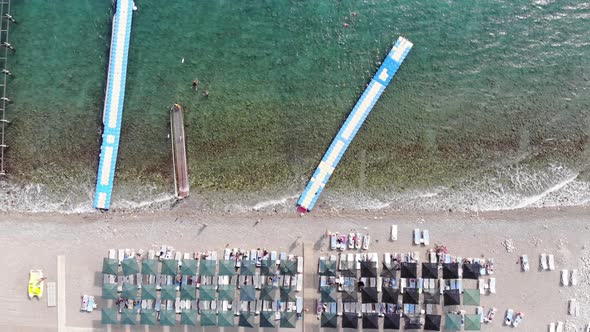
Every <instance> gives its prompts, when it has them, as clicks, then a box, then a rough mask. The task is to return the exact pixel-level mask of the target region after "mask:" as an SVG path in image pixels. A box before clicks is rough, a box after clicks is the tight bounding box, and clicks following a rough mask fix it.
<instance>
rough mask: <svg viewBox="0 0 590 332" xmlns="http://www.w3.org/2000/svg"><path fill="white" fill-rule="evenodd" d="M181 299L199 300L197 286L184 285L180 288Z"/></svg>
mask: <svg viewBox="0 0 590 332" xmlns="http://www.w3.org/2000/svg"><path fill="white" fill-rule="evenodd" d="M180 299H181V300H191V301H194V300H196V299H197V286H195V285H182V286H180Z"/></svg>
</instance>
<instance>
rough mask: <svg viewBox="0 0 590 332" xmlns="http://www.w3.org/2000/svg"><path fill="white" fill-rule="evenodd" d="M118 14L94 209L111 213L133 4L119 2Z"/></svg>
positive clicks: (125, 1) (131, 0) (115, 16)
mask: <svg viewBox="0 0 590 332" xmlns="http://www.w3.org/2000/svg"><path fill="white" fill-rule="evenodd" d="M115 10H116V11H115V15H114V17H113V35H112V37H111V55H110V59H109V74H108V80H107V89H106V96H105V102H104V112H103V118H102V122H103V125H104V130H103V133H102V146H101V148H100V162H99V165H98V175H97V179H96V194H95V196H94V207H95V208H97V209H108V208H109V206H110V204H111V192H112V190H113V180H114V177H115V167H116V163H117V152H118V150H119V134H120V132H121V117H122V114H123V100H124V98H125V80H126V76H127V55H128V53H129V36H130V35H131V18H132V14H133V0H118V1H117V7H116V9H115Z"/></svg>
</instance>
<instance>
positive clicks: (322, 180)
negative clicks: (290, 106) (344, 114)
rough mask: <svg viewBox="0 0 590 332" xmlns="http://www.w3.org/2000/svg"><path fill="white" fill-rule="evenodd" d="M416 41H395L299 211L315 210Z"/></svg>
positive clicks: (311, 181) (325, 157) (303, 199)
mask: <svg viewBox="0 0 590 332" xmlns="http://www.w3.org/2000/svg"><path fill="white" fill-rule="evenodd" d="M412 46H413V44H412V43H411V42H410V41H408V40H407V39H405V38H403V37H399V38H398V40H397V41H396V42H395V45H393V48H392V49H391V51H390V52H389V54H388V55H387V58H385V60H384V61H383V64H382V65H381V67H380V68H379V70H378V71H377V73H376V74H375V76H374V77H373V79H372V80H371V83H369V86H368V87H367V88H366V89H365V92H363V94H362V96H361V98H360V99H359V100H358V101H357V103H356V105H355V106H354V108H353V109H352V112H351V113H350V115H349V116H348V119H346V122H344V125H343V126H342V128H340V131H339V132H338V134H337V135H336V138H334V140H333V141H332V144H331V145H330V147H329V148H328V151H326V154H324V157H323V158H322V161H321V162H320V164H319V165H318V167H317V169H316V170H315V172H314V173H313V176H312V177H311V180H310V181H309V183H308V184H307V187H306V188H305V190H304V191H303V194H301V197H300V198H299V201H297V205H299V211H301V212H306V211H311V209H312V208H313V206H314V205H315V203H316V201H317V199H318V197H319V196H320V194H321V192H322V190H323V189H324V186H325V185H326V183H328V180H329V179H330V176H331V175H332V172H334V169H335V168H336V166H338V163H339V162H340V158H342V155H343V154H344V152H345V151H346V149H347V148H348V146H349V145H350V142H351V141H352V139H353V138H354V136H355V135H356V133H357V131H358V130H359V128H360V127H361V125H362V124H363V122H364V121H365V119H366V118H367V115H369V113H370V112H371V110H372V109H373V106H375V103H376V102H377V100H378V99H379V97H380V96H381V93H383V90H385V87H387V85H388V84H389V82H390V81H391V79H392V78H393V75H395V73H396V72H397V70H398V68H399V66H400V65H401V64H402V62H403V61H404V59H405V58H406V55H407V54H408V52H410V49H411V48H412Z"/></svg>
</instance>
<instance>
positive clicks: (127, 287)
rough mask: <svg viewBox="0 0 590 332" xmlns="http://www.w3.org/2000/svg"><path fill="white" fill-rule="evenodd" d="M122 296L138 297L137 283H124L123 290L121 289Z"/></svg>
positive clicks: (127, 297)
mask: <svg viewBox="0 0 590 332" xmlns="http://www.w3.org/2000/svg"><path fill="white" fill-rule="evenodd" d="M121 297H122V298H125V299H134V298H136V297H137V285H133V284H123V290H122V291H121Z"/></svg>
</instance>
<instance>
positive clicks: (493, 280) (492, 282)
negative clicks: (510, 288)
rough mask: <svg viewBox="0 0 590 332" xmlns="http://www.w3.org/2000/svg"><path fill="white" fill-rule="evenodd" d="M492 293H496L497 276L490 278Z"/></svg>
mask: <svg viewBox="0 0 590 332" xmlns="http://www.w3.org/2000/svg"><path fill="white" fill-rule="evenodd" d="M490 293H492V294H496V278H490Z"/></svg>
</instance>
